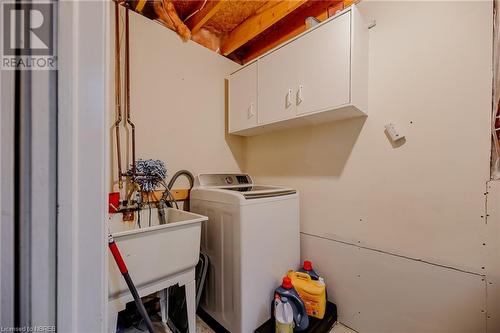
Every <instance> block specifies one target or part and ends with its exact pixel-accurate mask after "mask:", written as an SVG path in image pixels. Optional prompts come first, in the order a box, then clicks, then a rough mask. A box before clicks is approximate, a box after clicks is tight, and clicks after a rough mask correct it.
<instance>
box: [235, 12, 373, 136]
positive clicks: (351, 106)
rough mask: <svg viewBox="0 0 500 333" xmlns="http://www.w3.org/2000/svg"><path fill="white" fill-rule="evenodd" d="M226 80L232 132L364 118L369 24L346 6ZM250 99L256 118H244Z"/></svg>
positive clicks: (252, 133)
mask: <svg viewBox="0 0 500 333" xmlns="http://www.w3.org/2000/svg"><path fill="white" fill-rule="evenodd" d="M229 81H230V83H229V100H230V103H229V123H230V126H229V132H230V133H232V134H238V135H246V136H249V135H256V134H260V133H264V132H268V131H272V130H276V129H282V128H289V127H295V126H300V125H304V124H310V123H319V122H326V121H333V120H340V119H345V118H353V117H359V116H366V114H367V104H368V103H367V98H368V27H367V26H366V24H365V22H364V21H363V19H362V17H361V16H360V14H359V12H358V10H357V9H356V7H355V6H351V7H349V8H348V9H346V10H344V11H343V12H341V13H339V14H338V15H336V16H335V17H332V18H330V19H328V20H327V21H325V22H323V23H322V24H320V25H318V26H316V27H314V28H313V29H310V30H308V31H306V32H304V33H303V34H301V35H299V36H297V37H296V38H295V39H292V40H291V41H289V42H288V43H287V44H285V45H283V46H280V47H278V48H276V49H274V50H272V51H270V52H268V53H267V54H265V55H263V56H261V57H260V58H258V59H257V60H256V61H255V62H253V63H251V64H250V65H247V66H245V67H243V68H242V69H240V70H238V71H236V72H234V73H233V74H231V75H230V79H229ZM242 81H246V82H242ZM255 83H256V84H255ZM242 87H245V89H252V87H253V89H254V90H253V91H244V92H242V91H241V89H242ZM249 96H251V98H250V97H249ZM250 100H251V101H252V103H255V101H256V105H257V108H256V119H254V118H252V119H246V118H245V114H246V111H245V107H247V108H248V103H250V102H249V101H250Z"/></svg>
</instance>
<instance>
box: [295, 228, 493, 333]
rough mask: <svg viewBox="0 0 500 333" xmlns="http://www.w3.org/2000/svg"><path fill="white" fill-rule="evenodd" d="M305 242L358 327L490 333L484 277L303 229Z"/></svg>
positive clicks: (370, 332) (376, 332)
mask: <svg viewBox="0 0 500 333" xmlns="http://www.w3.org/2000/svg"><path fill="white" fill-rule="evenodd" d="M301 243H302V244H301V247H302V257H303V258H304V259H310V260H312V261H313V263H314V265H315V267H316V268H317V270H318V272H319V273H321V274H323V275H324V276H325V277H326V284H327V287H328V294H329V297H330V298H331V299H332V300H333V301H334V302H335V303H337V305H338V310H339V318H340V320H341V321H342V323H343V324H346V325H347V326H350V327H351V328H353V329H355V330H357V331H359V332H363V333H402V332H404V333H472V332H474V333H478V332H486V320H485V318H486V314H485V309H486V304H485V297H484V296H485V293H486V286H485V284H486V282H485V281H484V278H483V277H482V276H479V275H475V274H469V273H465V272H460V271H457V270H455V269H450V268H446V267H439V266H436V265H429V264H427V263H423V262H418V261H415V260H410V259H407V258H402V257H398V256H394V255H389V254H385V253H381V252H377V251H372V250H369V249H365V248H360V247H357V246H355V245H350V244H345V243H341V242H336V241H331V240H328V239H324V238H319V237H316V236H310V235H305V234H302V236H301ZM492 332H493V331H492Z"/></svg>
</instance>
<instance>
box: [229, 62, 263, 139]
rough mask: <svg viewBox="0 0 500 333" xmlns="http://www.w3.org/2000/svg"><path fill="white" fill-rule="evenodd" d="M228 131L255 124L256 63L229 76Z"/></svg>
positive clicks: (250, 126) (243, 128)
mask: <svg viewBox="0 0 500 333" xmlns="http://www.w3.org/2000/svg"><path fill="white" fill-rule="evenodd" d="M229 110H231V111H230V113H231V114H230V116H229V132H234V131H241V130H245V129H248V128H252V127H255V126H256V125H257V63H256V62H254V63H252V64H250V65H248V66H246V67H244V68H242V69H241V70H239V71H237V72H235V73H233V74H231V76H230V78H229Z"/></svg>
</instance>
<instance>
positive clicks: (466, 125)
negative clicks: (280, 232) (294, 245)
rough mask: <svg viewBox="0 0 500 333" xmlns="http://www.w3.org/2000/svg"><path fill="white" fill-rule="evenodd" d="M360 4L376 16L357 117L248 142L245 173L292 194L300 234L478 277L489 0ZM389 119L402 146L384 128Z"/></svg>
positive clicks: (486, 145)
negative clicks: (365, 95) (362, 109)
mask: <svg viewBox="0 0 500 333" xmlns="http://www.w3.org/2000/svg"><path fill="white" fill-rule="evenodd" d="M360 10H361V11H362V13H364V15H365V17H366V19H367V21H370V20H371V19H376V21H377V25H376V26H375V27H374V28H372V29H371V30H370V42H369V105H368V110H369V112H368V113H369V117H368V118H367V119H366V120H364V119H353V120H347V121H343V122H339V123H329V124H323V125H318V126H310V127H306V128H301V129H296V130H289V131H284V132H277V133H271V134H267V135H261V136H255V137H252V138H249V139H248V141H247V161H248V167H247V171H249V172H250V173H251V174H253V175H254V176H257V179H258V180H259V181H260V182H267V183H276V184H286V185H291V186H295V187H297V188H298V189H299V190H300V191H301V194H302V206H301V223H302V224H301V227H302V231H304V232H307V233H310V234H316V235H320V236H327V237H329V238H338V239H348V240H351V241H355V242H358V241H359V242H361V244H364V245H366V246H369V247H374V248H380V249H384V250H388V251H392V252H397V253H400V254H404V255H406V256H410V257H414V258H421V259H425V260H428V261H432V262H436V263H441V264H445V265H452V266H455V267H459V268H461V269H464V270H470V271H473V272H476V273H481V271H482V267H483V266H484V262H483V259H482V258H483V257H482V253H481V251H482V240H483V238H484V233H485V228H484V220H483V219H482V218H481V215H483V210H484V184H485V182H486V181H487V180H488V178H489V155H490V134H489V129H490V125H489V119H490V111H489V110H490V108H491V36H492V31H491V30H492V26H491V15H492V11H491V10H492V8H491V3H488V2H453V3H451V2H376V1H374V2H366V3H362V4H361V5H360ZM424 23H425V24H424ZM464 45H474V47H467V48H464ZM391 122H393V123H395V124H396V125H397V127H398V129H399V130H400V131H401V133H402V134H403V135H406V142H404V143H403V144H399V145H393V144H392V143H391V142H390V141H389V139H388V137H387V135H386V134H385V133H384V125H386V124H388V123H391Z"/></svg>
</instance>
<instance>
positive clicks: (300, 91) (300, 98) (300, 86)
mask: <svg viewBox="0 0 500 333" xmlns="http://www.w3.org/2000/svg"><path fill="white" fill-rule="evenodd" d="M302 88H303V86H302V85H299V90H297V105H299V104H300V103H302Z"/></svg>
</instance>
